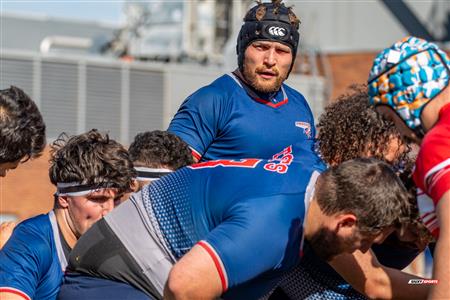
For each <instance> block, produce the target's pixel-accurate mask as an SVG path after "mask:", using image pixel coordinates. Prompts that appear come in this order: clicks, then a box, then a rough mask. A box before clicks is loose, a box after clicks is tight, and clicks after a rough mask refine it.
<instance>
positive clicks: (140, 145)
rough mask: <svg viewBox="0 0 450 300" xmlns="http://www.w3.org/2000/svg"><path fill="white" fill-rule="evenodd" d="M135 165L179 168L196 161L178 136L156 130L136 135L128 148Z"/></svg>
mask: <svg viewBox="0 0 450 300" xmlns="http://www.w3.org/2000/svg"><path fill="white" fill-rule="evenodd" d="M128 152H129V153H130V158H131V160H132V161H133V163H134V165H135V166H140V167H149V168H160V167H166V168H169V169H172V170H177V169H179V168H181V167H184V166H187V165H190V164H193V163H194V160H193V158H192V153H191V150H190V149H189V146H188V145H187V144H186V143H185V142H184V141H183V140H182V139H180V138H179V137H178V136H176V135H174V134H172V133H169V132H167V131H161V130H155V131H150V132H142V133H139V134H137V135H136V137H135V138H134V141H133V142H132V143H131V145H130V147H129V148H128Z"/></svg>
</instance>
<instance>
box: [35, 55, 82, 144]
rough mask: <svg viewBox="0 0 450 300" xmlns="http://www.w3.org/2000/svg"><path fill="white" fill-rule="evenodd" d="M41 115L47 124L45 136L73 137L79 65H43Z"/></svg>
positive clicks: (50, 63) (49, 63) (54, 63)
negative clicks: (71, 135)
mask: <svg viewBox="0 0 450 300" xmlns="http://www.w3.org/2000/svg"><path fill="white" fill-rule="evenodd" d="M41 71H42V73H41V74H42V81H41V82H42V83H41V85H42V87H41V95H42V99H41V111H42V114H43V117H44V120H45V123H46V124H47V136H48V137H49V138H55V137H57V136H58V135H59V134H60V133H61V132H66V133H68V134H76V133H77V132H76V128H77V126H76V125H77V124H76V120H77V97H78V65H77V64H75V63H61V62H52V61H45V60H44V61H42V66H41Z"/></svg>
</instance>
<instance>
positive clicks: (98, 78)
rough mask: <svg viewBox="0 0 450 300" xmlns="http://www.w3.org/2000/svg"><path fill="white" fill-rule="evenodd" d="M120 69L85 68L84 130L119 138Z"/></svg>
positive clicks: (91, 66)
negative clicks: (93, 130)
mask: <svg viewBox="0 0 450 300" xmlns="http://www.w3.org/2000/svg"><path fill="white" fill-rule="evenodd" d="M120 101H121V69H119V68H113V67H99V66H93V65H88V66H87V67H86V130H89V129H91V128H97V129H98V130H100V131H107V132H108V133H109V134H110V136H111V137H112V138H114V139H119V138H120V125H121V124H120Z"/></svg>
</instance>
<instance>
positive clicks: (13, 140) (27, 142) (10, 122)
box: [0, 86, 46, 163]
mask: <svg viewBox="0 0 450 300" xmlns="http://www.w3.org/2000/svg"><path fill="white" fill-rule="evenodd" d="M0 139H1V143H0V163H6V162H15V161H18V160H22V159H25V160H27V159H30V158H35V157H38V156H40V155H41V154H42V151H43V150H44V148H45V142H46V139H45V123H44V120H43V119H42V115H41V113H40V112H39V109H38V107H37V106H36V104H35V103H34V102H33V100H31V99H30V97H28V95H27V94H25V92H24V91H22V90H21V89H19V88H17V87H15V86H11V87H10V88H9V89H5V90H0Z"/></svg>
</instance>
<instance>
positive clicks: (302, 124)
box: [295, 121, 311, 138]
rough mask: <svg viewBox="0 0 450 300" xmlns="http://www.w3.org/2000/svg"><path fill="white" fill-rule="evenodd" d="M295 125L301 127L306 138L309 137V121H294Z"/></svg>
mask: <svg viewBox="0 0 450 300" xmlns="http://www.w3.org/2000/svg"><path fill="white" fill-rule="evenodd" d="M295 126H297V127H300V128H303V133H305V135H306V136H307V137H308V138H311V125H310V124H309V123H307V122H300V121H297V122H295Z"/></svg>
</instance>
